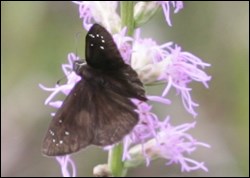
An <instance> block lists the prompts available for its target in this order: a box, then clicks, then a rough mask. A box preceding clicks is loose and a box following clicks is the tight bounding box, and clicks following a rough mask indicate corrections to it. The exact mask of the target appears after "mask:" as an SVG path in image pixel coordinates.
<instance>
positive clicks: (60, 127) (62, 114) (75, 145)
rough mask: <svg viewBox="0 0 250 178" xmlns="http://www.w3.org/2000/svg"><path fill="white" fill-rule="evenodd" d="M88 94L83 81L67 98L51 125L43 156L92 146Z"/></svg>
mask: <svg viewBox="0 0 250 178" xmlns="http://www.w3.org/2000/svg"><path fill="white" fill-rule="evenodd" d="M88 92H89V91H88V90H87V88H85V84H84V81H83V80H81V81H79V82H78V83H77V84H76V85H75V87H74V88H73V89H72V91H71V92H70V93H69V95H68V96H67V97H66V99H65V100H64V102H63V104H62V106H61V107H60V108H59V109H58V111H57V112H56V114H55V116H54V118H53V119H52V121H51V123H50V125H49V129H48V131H47V133H46V135H45V138H44V141H43V145H42V152H43V154H45V155H47V156H59V155H65V154H69V153H72V152H76V151H78V150H79V149H80V148H84V147H86V146H87V145H89V144H90V142H91V140H92V138H93V129H92V128H93V127H92V124H93V120H92V119H91V117H92V116H91V115H90V112H89V111H88V108H90V107H92V106H91V105H92V103H89V102H88V101H89V100H90V99H89V96H90V95H89V93H88Z"/></svg>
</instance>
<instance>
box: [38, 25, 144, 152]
mask: <svg viewBox="0 0 250 178" xmlns="http://www.w3.org/2000/svg"><path fill="white" fill-rule="evenodd" d="M85 50H86V51H85V53H86V61H87V64H86V63H84V62H83V61H80V60H79V61H75V63H74V66H73V69H74V71H75V72H76V74H77V75H79V76H80V77H81V80H80V81H79V82H78V83H77V84H76V85H75V86H74V88H73V89H72V91H71V92H70V93H69V95H68V96H67V97H66V99H65V100H64V102H63V104H62V106H61V107H60V108H59V109H58V111H57V112H56V114H55V116H54V118H53V119H52V121H51V123H50V125H49V129H48V131H47V133H46V135H45V138H44V141H43V145H42V152H43V154H45V155H47V156H59V155H65V154H70V153H73V152H76V151H78V150H80V149H81V148H85V147H86V146H88V145H90V144H93V145H98V146H107V145H112V144H114V143H117V142H119V141H120V140H121V139H122V138H123V137H124V136H125V135H127V134H128V133H129V132H130V131H131V130H132V129H133V128H134V126H135V125H136V124H137V122H138V120H139V116H138V114H137V113H136V112H135V109H136V108H137V107H136V105H135V104H134V103H133V102H132V101H131V98H136V99H138V100H141V101H146V100H147V99H146V97H145V91H144V89H143V85H142V83H141V81H140V80H139V78H138V76H137V74H136V72H135V71H134V70H133V69H132V68H131V67H130V66H129V65H127V64H125V63H124V61H123V59H122V57H121V54H120V52H119V51H118V48H117V46H116V44H115V42H114V41H113V38H112V36H111V34H110V33H109V32H108V31H107V30H106V29H105V28H104V27H102V26H101V25H99V24H94V25H93V26H92V27H91V28H90V30H89V32H88V33H87V35H86V49H85Z"/></svg>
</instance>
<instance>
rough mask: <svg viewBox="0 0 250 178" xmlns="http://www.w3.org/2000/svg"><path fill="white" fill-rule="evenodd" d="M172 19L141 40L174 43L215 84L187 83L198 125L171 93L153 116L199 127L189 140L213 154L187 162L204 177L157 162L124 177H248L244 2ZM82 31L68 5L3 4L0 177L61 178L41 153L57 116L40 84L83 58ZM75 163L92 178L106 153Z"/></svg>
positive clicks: (82, 156) (159, 18)
mask: <svg viewBox="0 0 250 178" xmlns="http://www.w3.org/2000/svg"><path fill="white" fill-rule="evenodd" d="M171 19H172V23H173V27H172V28H169V27H168V26H167V25H166V23H165V20H164V18H163V15H162V13H161V11H159V13H158V14H157V15H156V16H155V17H154V18H153V19H152V20H151V21H150V22H149V23H147V24H146V25H145V26H144V29H143V36H145V37H153V38H155V39H157V41H158V42H159V43H163V42H166V41H174V42H176V43H177V44H179V45H181V46H182V48H183V49H184V50H185V51H189V52H192V53H193V54H195V55H197V56H199V57H200V58H202V59H203V60H204V61H205V62H208V63H211V64H212V67H210V68H208V69H207V70H206V72H207V73H208V74H209V75H211V76H212V77H213V79H212V81H211V82H210V83H209V85H210V88H209V90H206V89H205V88H204V87H203V86H202V85H201V84H198V83H193V84H192V87H193V92H192V96H193V99H194V100H195V101H196V102H198V103H199V104H200V107H199V108H197V112H198V113H199V115H198V117H197V118H196V119H193V118H192V117H191V116H190V115H189V114H187V113H186V111H185V110H184V108H183V106H182V104H181V102H180V98H179V97H176V95H175V91H174V90H172V91H171V92H170V95H169V98H170V99H171V100H172V101H173V105H171V106H170V107H168V108H166V107H165V108H164V107H162V106H158V105H157V107H156V108H155V112H157V113H159V115H160V116H161V117H162V118H163V117H164V116H166V115H170V116H171V119H172V123H173V124H180V123H184V122H192V121H194V120H196V121H197V122H198V123H197V126H196V128H195V129H193V130H192V131H191V133H192V134H193V135H194V137H196V138H197V139H198V140H200V141H205V142H207V143H209V144H211V146H212V147H211V148H210V149H206V148H199V149H198V150H197V151H196V152H195V154H193V155H191V157H192V158H195V159H196V160H199V161H204V162H205V163H206V166H207V167H208V168H209V172H208V173H206V172H203V171H194V172H191V173H181V171H180V167H179V165H171V166H165V165H164V163H165V162H164V161H163V160H157V161H154V162H152V164H151V166H150V167H148V168H146V167H145V166H144V165H142V166H140V167H138V168H136V169H131V170H130V171H129V174H128V176H249V120H248V118H249V110H248V107H249V2H185V3H184V9H183V10H182V11H180V13H178V14H175V15H174V14H172V15H171ZM163 24H164V25H163ZM80 31H83V30H82V22H81V20H80V19H79V17H78V7H77V6H76V5H75V4H73V3H70V2H5V1H1V51H2V53H1V176H61V172H60V168H59V166H58V164H57V163H56V161H55V160H54V159H51V158H46V157H43V156H42V155H41V152H40V147H41V141H42V139H43V136H44V134H45V131H46V129H47V127H48V123H49V121H50V119H51V117H50V112H52V111H54V110H53V109H52V108H50V107H48V106H45V105H44V100H45V99H46V97H47V96H48V95H49V93H48V92H45V91H42V90H41V89H40V88H39V87H38V83H42V84H44V85H45V86H48V87H50V86H54V84H55V83H56V81H57V80H58V79H60V78H62V77H63V75H64V74H63V73H62V71H61V64H62V63H66V59H67V54H68V53H69V52H75V51H76V49H77V50H78V53H79V55H81V56H82V57H83V56H84V37H83V36H84V34H83V35H82V37H81V38H80V39H79V40H78V42H79V43H78V45H76V43H75V35H76V33H77V32H80ZM160 89H161V86H159V87H151V88H148V89H147V91H148V92H149V93H155V94H157V93H159V92H160V91H161V90H160ZM166 109H167V111H166ZM73 158H74V160H75V162H76V164H77V167H78V176H92V169H93V167H94V166H95V165H97V164H100V163H105V162H106V158H107V154H106V152H103V151H102V150H101V149H100V148H97V147H94V146H91V147H89V148H87V149H86V150H84V151H80V152H79V153H77V154H74V155H73Z"/></svg>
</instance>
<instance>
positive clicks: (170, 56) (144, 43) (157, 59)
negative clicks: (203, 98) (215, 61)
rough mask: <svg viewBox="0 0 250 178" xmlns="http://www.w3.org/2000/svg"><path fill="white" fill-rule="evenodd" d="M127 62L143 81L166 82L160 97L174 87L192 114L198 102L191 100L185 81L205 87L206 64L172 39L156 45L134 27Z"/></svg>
mask: <svg viewBox="0 0 250 178" xmlns="http://www.w3.org/2000/svg"><path fill="white" fill-rule="evenodd" d="M131 66H132V67H133V68H134V69H135V70H136V71H137V73H138V75H139V78H140V79H141V81H142V82H143V83H146V84H150V83H154V82H157V81H158V82H160V81H161V82H167V85H166V88H165V89H164V91H163V93H162V96H163V97H165V96H166V95H167V94H168V91H169V90H170V89H171V87H174V88H175V89H176V91H177V94H181V99H182V103H183V105H184V107H185V109H186V110H187V111H188V112H189V113H190V114H192V115H193V116H194V117H195V116H196V115H197V113H196V112H195V111H194V107H197V106H198V104H196V103H195V102H194V101H192V98H191V95H190V92H191V88H189V87H188V84H189V83H190V82H192V81H197V82H201V83H202V84H204V86H205V87H206V88H208V84H207V82H208V81H210V79H211V77H210V76H208V75H207V74H206V73H205V72H204V71H203V70H202V69H204V68H205V67H209V66H210V64H207V63H205V62H202V60H201V59H200V58H198V57H196V56H195V55H193V54H191V53H189V52H185V51H184V52H183V51H181V47H179V46H178V45H173V43H172V42H167V43H165V44H162V45H158V44H157V43H156V42H155V41H154V40H153V39H151V38H144V39H143V38H141V37H140V30H137V32H136V35H135V39H134V45H133V55H132V59H131Z"/></svg>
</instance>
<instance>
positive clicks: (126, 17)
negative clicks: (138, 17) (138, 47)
mask: <svg viewBox="0 0 250 178" xmlns="http://www.w3.org/2000/svg"><path fill="white" fill-rule="evenodd" d="M120 3H121V6H120V7H121V19H122V26H123V27H124V26H126V27H127V28H128V32H127V33H128V36H132V35H133V33H134V29H135V21H134V2H133V1H121V2H120Z"/></svg>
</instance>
